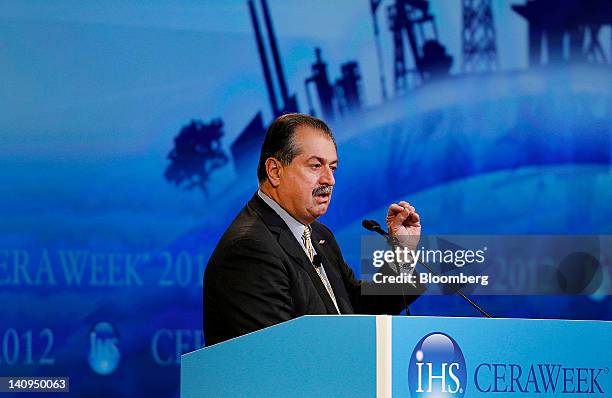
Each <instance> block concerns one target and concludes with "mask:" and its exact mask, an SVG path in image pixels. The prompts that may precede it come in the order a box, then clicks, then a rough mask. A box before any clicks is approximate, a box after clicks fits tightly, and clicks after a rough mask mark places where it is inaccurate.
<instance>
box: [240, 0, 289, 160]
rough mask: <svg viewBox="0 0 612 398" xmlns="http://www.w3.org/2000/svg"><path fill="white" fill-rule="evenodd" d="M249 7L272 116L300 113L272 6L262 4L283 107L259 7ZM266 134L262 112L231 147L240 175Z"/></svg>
mask: <svg viewBox="0 0 612 398" xmlns="http://www.w3.org/2000/svg"><path fill="white" fill-rule="evenodd" d="M247 4H248V7H249V14H250V16H251V23H252V24H253V31H254V33H255V43H256V45H257V52H258V54H259V60H260V62H261V68H262V71H263V75H264V81H265V83H266V89H267V91H268V98H269V100H270V107H271V110H272V115H273V117H274V118H276V117H278V116H280V115H282V114H285V113H291V112H298V105H297V100H296V97H295V94H294V95H289V90H288V87H287V82H286V80H285V74H284V72H283V67H282V63H281V58H280V52H279V50H278V45H277V42H276V35H275V33H274V27H273V25H272V17H271V16H270V10H269V8H268V4H267V2H266V0H260V5H261V9H262V12H263V17H264V23H265V26H266V32H267V34H268V39H269V47H270V52H271V54H272V62H273V64H274V70H275V71H276V83H277V85H278V91H279V92H280V101H281V102H280V103H279V98H278V94H277V90H276V87H275V84H274V80H273V79H272V77H273V76H272V72H271V69H270V65H269V63H268V53H267V50H266V46H265V43H264V39H263V36H262V32H261V28H260V25H259V18H258V17H257V11H256V9H255V3H254V2H253V0H249V1H248V3H247ZM265 131H266V130H265V127H264V121H263V116H262V113H261V111H259V112H257V113H256V114H255V116H253V118H251V121H250V122H249V123H248V124H247V126H246V127H245V128H244V130H242V132H241V133H240V135H239V136H238V138H236V140H235V141H234V143H233V144H232V146H231V151H232V156H233V158H234V165H235V167H236V170H237V171H238V172H240V171H242V170H248V168H249V167H250V166H251V161H252V158H253V155H254V154H255V152H258V151H259V148H260V147H261V143H262V142H263V137H264V134H265Z"/></svg>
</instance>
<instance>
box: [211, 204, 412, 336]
mask: <svg viewBox="0 0 612 398" xmlns="http://www.w3.org/2000/svg"><path fill="white" fill-rule="evenodd" d="M311 226H312V243H313V246H314V248H315V250H316V252H317V254H319V256H320V257H321V259H322V262H323V267H324V268H325V272H326V273H327V276H328V278H329V281H330V283H331V286H332V288H333V290H334V295H335V296H336V301H337V303H338V307H339V308H340V312H341V313H342V314H354V313H359V314H398V313H399V312H401V311H402V309H403V308H404V307H405V306H406V304H407V303H410V302H411V301H413V300H414V299H415V298H416V297H417V296H416V295H411V296H404V297H402V296H369V295H362V294H361V285H362V283H364V282H361V281H359V280H357V279H355V276H354V274H353V271H352V270H351V268H350V267H349V266H348V265H347V264H346V263H345V262H344V259H343V258H342V254H341V252H340V248H339V247H338V244H337V243H336V240H335V239H334V235H333V234H332V233H331V231H330V230H329V229H328V228H327V227H326V226H325V225H323V224H321V223H319V222H314V223H313V224H311ZM321 241H324V243H323V244H319V242H321ZM413 293H415V292H413ZM318 314H337V312H336V308H335V307H334V303H333V302H332V300H331V298H330V297H329V294H328V293H327V291H326V290H325V286H324V285H323V283H322V282H321V279H320V278H319V275H318V274H317V272H316V270H315V269H314V267H313V265H312V264H311V263H310V260H309V259H308V257H307V256H306V253H305V252H304V250H303V249H302V247H301V246H300V244H299V243H298V241H297V240H296V239H295V236H294V235H293V234H292V233H291V231H290V230H289V227H288V226H287V224H285V222H284V221H283V219H282V218H281V217H280V216H279V215H278V214H277V213H276V212H275V211H274V210H273V209H272V208H271V207H270V206H268V205H267V204H266V203H265V202H264V201H263V200H262V199H261V198H260V197H259V196H258V195H257V194H255V195H254V196H253V198H252V199H251V200H250V201H249V202H248V203H247V205H246V206H245V207H244V208H243V209H242V210H241V211H240V213H239V214H238V216H236V218H235V219H234V221H233V222H232V224H231V225H230V226H229V228H228V229H227V230H226V231H225V233H224V234H223V236H222V237H221V240H220V241H219V243H218V244H217V247H216V249H215V251H214V252H213V254H212V256H211V257H210V260H209V261H208V265H207V267H206V271H205V273H204V336H205V341H206V345H211V344H216V343H219V342H221V341H224V340H227V339H230V338H233V337H237V336H241V335H243V334H246V333H249V332H253V331H255V330H259V329H262V328H265V327H267V326H271V325H274V324H277V323H280V322H284V321H287V320H289V319H292V318H296V317H299V316H302V315H318Z"/></svg>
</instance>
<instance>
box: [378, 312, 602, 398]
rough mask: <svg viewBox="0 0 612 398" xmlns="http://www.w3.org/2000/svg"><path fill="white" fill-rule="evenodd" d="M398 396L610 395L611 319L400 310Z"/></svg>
mask: <svg viewBox="0 0 612 398" xmlns="http://www.w3.org/2000/svg"><path fill="white" fill-rule="evenodd" d="M392 325H393V326H392V359H391V364H390V366H391V367H392V390H393V397H411V398H416V397H423V398H425V397H439V398H443V397H453V398H460V397H469V398H472V397H481V396H482V397H491V396H497V397H517V398H518V397H539V396H596V397H612V375H610V367H611V365H612V339H611V338H612V322H601V321H561V320H524V319H480V318H477V319H474V318H430V317H404V318H399V317H394V318H393V321H392Z"/></svg>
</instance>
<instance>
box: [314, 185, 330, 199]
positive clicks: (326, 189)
mask: <svg viewBox="0 0 612 398" xmlns="http://www.w3.org/2000/svg"><path fill="white" fill-rule="evenodd" d="M333 189H334V187H332V186H330V185H322V186H320V187H317V188H315V189H314V190H313V191H312V196H318V195H324V194H325V195H331V193H332V190H333Z"/></svg>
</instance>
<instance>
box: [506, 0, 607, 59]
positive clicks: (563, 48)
mask: <svg viewBox="0 0 612 398" xmlns="http://www.w3.org/2000/svg"><path fill="white" fill-rule="evenodd" d="M512 8H513V9H514V11H515V12H516V13H518V14H519V15H521V16H522V17H523V18H525V19H526V20H527V22H528V23H529V65H530V66H539V65H546V64H557V63H563V62H589V63H596V64H605V63H612V60H609V59H607V58H606V55H605V52H604V50H603V47H602V45H601V43H600V41H599V32H600V31H601V28H602V27H603V26H604V25H612V1H610V0H529V1H527V2H526V3H525V4H521V5H513V6H512ZM566 43H567V45H566ZM610 47H611V51H612V41H611V43H610ZM611 58H612V56H611Z"/></svg>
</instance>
